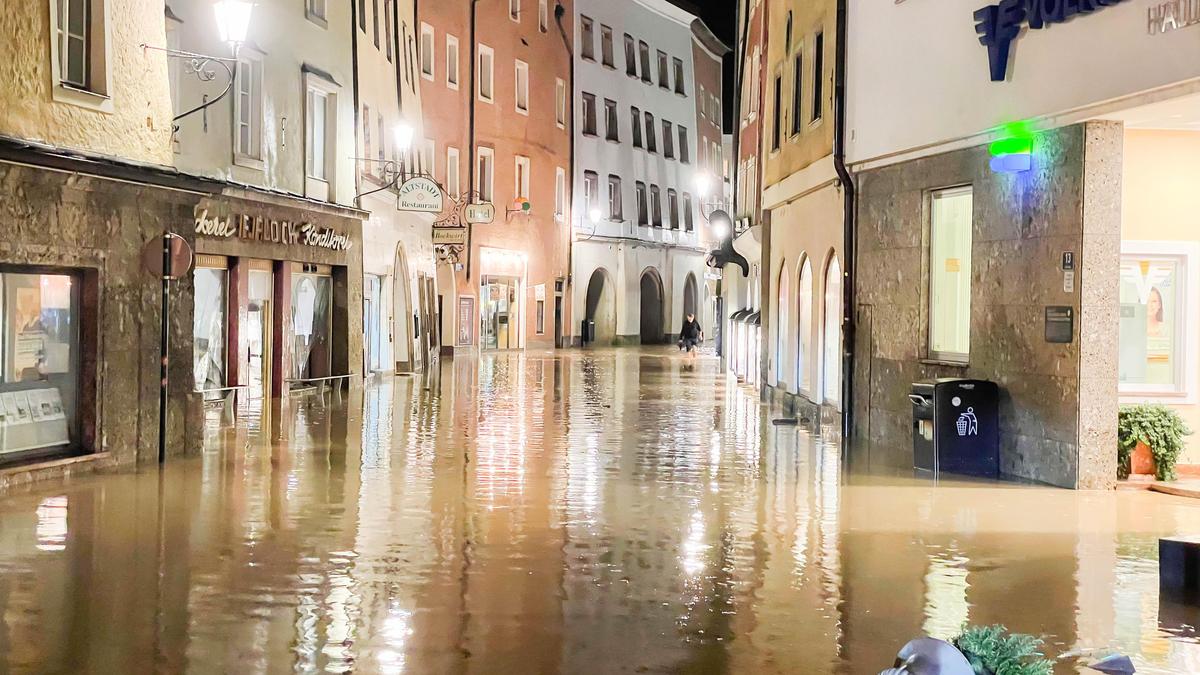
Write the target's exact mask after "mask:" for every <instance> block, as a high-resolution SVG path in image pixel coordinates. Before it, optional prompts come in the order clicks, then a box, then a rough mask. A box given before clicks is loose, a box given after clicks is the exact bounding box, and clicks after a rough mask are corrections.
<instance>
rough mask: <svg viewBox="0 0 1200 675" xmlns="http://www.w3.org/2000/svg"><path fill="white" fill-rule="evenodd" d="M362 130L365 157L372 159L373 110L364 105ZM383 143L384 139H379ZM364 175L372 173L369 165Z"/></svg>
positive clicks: (364, 170) (365, 168)
mask: <svg viewBox="0 0 1200 675" xmlns="http://www.w3.org/2000/svg"><path fill="white" fill-rule="evenodd" d="M362 130H363V155H362V156H363V157H365V158H368V159H370V157H371V108H370V107H369V106H368V105H367V104H366V103H364V104H363V108H362ZM379 142H380V143H382V142H383V139H382V138H381V139H379ZM363 173H370V164H367V165H366V166H365V167H364V169H363Z"/></svg>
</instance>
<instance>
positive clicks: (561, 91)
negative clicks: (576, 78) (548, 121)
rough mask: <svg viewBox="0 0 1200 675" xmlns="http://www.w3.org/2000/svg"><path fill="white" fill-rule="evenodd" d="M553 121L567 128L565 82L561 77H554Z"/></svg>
mask: <svg viewBox="0 0 1200 675" xmlns="http://www.w3.org/2000/svg"><path fill="white" fill-rule="evenodd" d="M554 123H555V124H557V125H558V128H559V129H566V128H567V83H566V82H564V81H563V79H562V78H561V77H557V78H555V79H554Z"/></svg>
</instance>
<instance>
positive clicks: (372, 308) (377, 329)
mask: <svg viewBox="0 0 1200 675" xmlns="http://www.w3.org/2000/svg"><path fill="white" fill-rule="evenodd" d="M363 280H364V283H363V347H364V349H363V357H364V361H365V362H364V366H365V367H366V369H367V370H366V372H367V374H368V375H369V374H371V373H375V372H378V371H380V370H383V353H382V352H383V330H382V325H381V324H382V323H383V322H382V321H381V320H380V316H379V315H380V314H381V313H382V311H383V303H382V297H381V296H382V295H383V282H382V280H381V279H380V278H379V277H378V276H376V275H374V274H368V275H365V276H364V277H363Z"/></svg>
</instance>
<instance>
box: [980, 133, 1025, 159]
mask: <svg viewBox="0 0 1200 675" xmlns="http://www.w3.org/2000/svg"><path fill="white" fill-rule="evenodd" d="M988 150H990V151H991V153H992V156H993V157H999V156H1000V155H1021V154H1029V153H1031V152H1033V136H1027V137H1025V136H1022V137H1014V138H1005V139H1001V140H999V141H996V142H994V143H992V144H991V145H989V146H988Z"/></svg>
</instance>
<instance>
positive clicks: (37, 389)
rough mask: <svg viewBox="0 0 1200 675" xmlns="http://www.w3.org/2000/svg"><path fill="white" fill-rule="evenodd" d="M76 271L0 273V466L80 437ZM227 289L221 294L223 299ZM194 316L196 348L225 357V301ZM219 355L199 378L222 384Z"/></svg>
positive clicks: (200, 366) (203, 365)
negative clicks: (200, 330) (199, 331)
mask: <svg viewBox="0 0 1200 675" xmlns="http://www.w3.org/2000/svg"><path fill="white" fill-rule="evenodd" d="M82 282H83V279H82V278H81V277H80V276H78V275H77V274H73V273H64V272H60V273H58V274H42V273H35V272H32V271H28V272H23V271H22V272H18V271H11V270H10V271H6V272H3V273H0V298H2V300H3V302H2V303H0V308H2V310H0V343H2V345H3V349H2V350H0V363H2V364H3V368H2V369H0V399H2V403H0V417H2V418H3V423H4V427H3V428H4V433H3V434H0V464H7V463H10V462H13V461H19V460H21V459H23V458H27V457H30V456H31V455H34V454H43V453H44V452H45V451H49V450H52V449H61V450H64V451H65V450H67V449H68V448H69V447H70V446H72V445H77V444H78V443H79V442H80V438H79V410H80V407H81V405H80V400H79V394H80V391H79V383H80V380H81V375H82V373H81V372H80V371H81V358H80V357H81V354H80V351H81V349H80V342H79V325H80V323H81V322H82V319H83V317H82V315H81V308H80V287H81V286H82ZM207 290H208V288H207V287H206V286H204V285H199V286H198V287H197V288H196V294H195V297H196V299H197V300H207V294H206V291H207ZM223 299H224V294H223V293H221V300H223ZM205 309H208V307H207V306H206V307H203V308H202V311H201V312H200V313H197V314H194V319H193V320H194V321H195V322H196V323H198V324H202V325H203V327H204V328H205V329H208V332H207V334H206V335H204V336H203V338H204V339H203V340H201V339H197V340H195V342H194V346H193V349H194V350H195V349H199V348H201V345H203V347H204V348H205V349H211V350H212V352H214V353H215V354H216V355H217V356H218V357H224V351H223V346H224V342H225V339H224V335H225V334H224V328H225V322H224V320H223V319H224V314H223V312H224V304H223V303H222V302H220V301H215V302H213V303H212V309H213V310H214V311H219V312H222V314H221V319H222V320H220V321H217V320H214V319H213V318H212V317H210V316H209V315H207V314H205V313H204V312H203V310H205ZM224 365H225V362H224V360H223V359H222V360H219V361H218V360H217V359H216V358H214V359H213V362H210V361H207V360H200V361H197V362H196V368H195V372H196V375H197V377H200V376H203V377H205V379H206V380H207V379H209V378H211V379H212V380H219V381H220V382H221V384H218V385H216V386H224V376H223V374H222V373H223V370H224Z"/></svg>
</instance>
